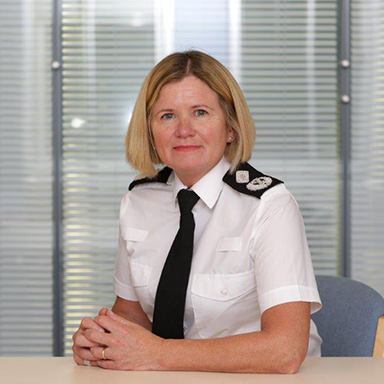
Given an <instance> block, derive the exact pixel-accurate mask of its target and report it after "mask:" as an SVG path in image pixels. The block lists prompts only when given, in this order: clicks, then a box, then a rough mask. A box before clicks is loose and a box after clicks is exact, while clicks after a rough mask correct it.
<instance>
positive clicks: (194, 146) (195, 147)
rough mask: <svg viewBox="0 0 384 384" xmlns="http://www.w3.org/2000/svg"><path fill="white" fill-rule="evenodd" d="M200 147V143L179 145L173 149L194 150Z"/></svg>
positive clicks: (180, 150) (179, 150)
mask: <svg viewBox="0 0 384 384" xmlns="http://www.w3.org/2000/svg"><path fill="white" fill-rule="evenodd" d="M199 148H200V146H199V145H178V146H177V147H173V149H174V150H175V151H178V152H192V151H196V150H198V149H199Z"/></svg>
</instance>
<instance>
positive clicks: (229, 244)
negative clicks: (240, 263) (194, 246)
mask: <svg viewBox="0 0 384 384" xmlns="http://www.w3.org/2000/svg"><path fill="white" fill-rule="evenodd" d="M242 245H243V244H242V238H241V237H223V238H222V239H220V241H219V243H218V244H217V247H216V252H226V251H241V250H242V248H243V247H242Z"/></svg>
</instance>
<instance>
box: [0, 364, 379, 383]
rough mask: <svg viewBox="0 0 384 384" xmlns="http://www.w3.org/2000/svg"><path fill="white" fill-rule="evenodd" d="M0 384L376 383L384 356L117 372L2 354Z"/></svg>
mask: <svg viewBox="0 0 384 384" xmlns="http://www.w3.org/2000/svg"><path fill="white" fill-rule="evenodd" d="M0 383H1V384H138V383H140V384H154V383H156V384H163V383H164V384H173V383H175V384H176V383H182V384H191V383H197V384H208V383H209V384H248V383H257V384H272V383H273V384H275V383H277V384H280V383H281V384H285V383H290V384H333V383H334V384H343V383H348V384H362V383H369V384H371V383H372V384H376V383H380V384H383V383H384V358H370V357H365V358H357V357H347V358H345V357H338V358H335V357H322V358H317V357H310V358H307V359H306V360H305V361H304V363H303V365H302V366H301V368H300V371H299V372H298V373H296V374H294V375H275V374H268V375H266V374H234V373H206V372H120V371H107V370H103V369H101V368H98V367H83V366H81V367H80V366H77V365H76V364H75V363H74V362H73V360H72V358H71V357H2V358H0Z"/></svg>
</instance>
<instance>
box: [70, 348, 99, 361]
mask: <svg viewBox="0 0 384 384" xmlns="http://www.w3.org/2000/svg"><path fill="white" fill-rule="evenodd" d="M98 348H100V347H98ZM72 350H73V354H75V355H77V356H79V357H81V358H82V359H86V360H97V359H96V358H95V356H94V355H93V354H92V352H91V350H90V349H89V348H80V347H77V346H74V347H73V348H72Z"/></svg>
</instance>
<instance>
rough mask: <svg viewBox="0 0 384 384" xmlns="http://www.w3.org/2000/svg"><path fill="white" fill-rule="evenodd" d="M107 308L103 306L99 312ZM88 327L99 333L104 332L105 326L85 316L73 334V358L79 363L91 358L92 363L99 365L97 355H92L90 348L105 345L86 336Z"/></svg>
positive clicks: (103, 311) (82, 363)
mask: <svg viewBox="0 0 384 384" xmlns="http://www.w3.org/2000/svg"><path fill="white" fill-rule="evenodd" d="M106 310H107V309H106V308H103V309H101V310H100V312H99V313H102V314H103V313H105V311H106ZM87 329H93V330H95V331H97V332H99V333H104V332H105V330H104V328H102V327H100V326H99V325H97V324H96V323H95V322H94V321H93V320H92V319H91V318H90V317H85V318H84V319H83V320H82V321H81V323H80V326H79V329H78V330H77V331H76V332H75V333H74V334H73V336H72V340H73V346H72V351H73V360H75V362H76V363H77V364H79V365H85V364H84V360H89V361H90V363H91V365H93V366H96V367H97V366H98V365H97V363H96V359H95V357H94V356H93V355H92V353H91V350H90V348H91V347H103V345H101V344H99V343H96V342H94V341H90V340H88V339H87V338H86V337H85V336H84V332H85V331H86V330H87Z"/></svg>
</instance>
